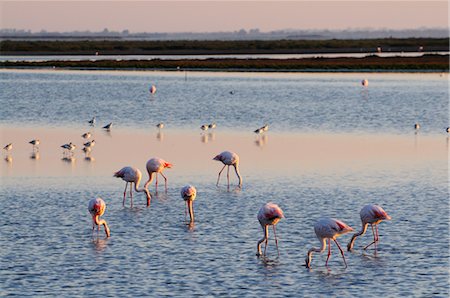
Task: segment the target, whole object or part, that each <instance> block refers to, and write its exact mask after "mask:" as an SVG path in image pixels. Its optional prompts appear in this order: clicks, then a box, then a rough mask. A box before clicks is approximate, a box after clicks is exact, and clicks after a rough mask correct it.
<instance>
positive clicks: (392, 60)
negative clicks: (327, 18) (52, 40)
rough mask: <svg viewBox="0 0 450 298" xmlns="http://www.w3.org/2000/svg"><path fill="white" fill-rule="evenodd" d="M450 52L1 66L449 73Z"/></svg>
mask: <svg viewBox="0 0 450 298" xmlns="http://www.w3.org/2000/svg"><path fill="white" fill-rule="evenodd" d="M449 64H450V63H449V55H424V56H420V57H384V58H382V57H378V56H367V57H363V58H343V57H341V58H297V59H262V58H256V59H240V58H225V59H219V58H211V59H173V60H172V59H171V60H164V59H152V60H96V61H90V60H83V61H63V60H57V61H16V62H12V61H7V62H2V63H1V65H0V68H3V69H5V68H6V69H8V68H62V69H83V70H165V71H171V70H172V71H247V72H248V71H267V72H448V71H449Z"/></svg>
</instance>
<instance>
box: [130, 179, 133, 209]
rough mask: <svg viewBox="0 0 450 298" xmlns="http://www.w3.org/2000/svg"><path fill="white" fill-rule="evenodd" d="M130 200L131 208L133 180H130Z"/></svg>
mask: <svg viewBox="0 0 450 298" xmlns="http://www.w3.org/2000/svg"><path fill="white" fill-rule="evenodd" d="M130 201H131V208H133V182H130Z"/></svg>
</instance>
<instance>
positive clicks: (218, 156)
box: [213, 154, 222, 161]
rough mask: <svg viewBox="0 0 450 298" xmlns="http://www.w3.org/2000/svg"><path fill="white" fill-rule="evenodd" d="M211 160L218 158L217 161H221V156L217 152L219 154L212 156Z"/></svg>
mask: <svg viewBox="0 0 450 298" xmlns="http://www.w3.org/2000/svg"><path fill="white" fill-rule="evenodd" d="M213 160H218V161H222V156H221V155H220V154H219V155H216V156H215V157H214V158H213Z"/></svg>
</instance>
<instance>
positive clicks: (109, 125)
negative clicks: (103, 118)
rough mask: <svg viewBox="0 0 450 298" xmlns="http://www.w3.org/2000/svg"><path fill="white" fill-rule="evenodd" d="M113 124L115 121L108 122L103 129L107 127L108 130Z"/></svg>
mask: <svg viewBox="0 0 450 298" xmlns="http://www.w3.org/2000/svg"><path fill="white" fill-rule="evenodd" d="M112 125H113V123H112V122H111V123H109V124H106V125H105V126H103V129H106V130H108V131H109V130H111V127H112Z"/></svg>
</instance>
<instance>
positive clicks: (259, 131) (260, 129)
mask: <svg viewBox="0 0 450 298" xmlns="http://www.w3.org/2000/svg"><path fill="white" fill-rule="evenodd" d="M253 132H254V133H256V134H258V135H260V134H262V133H263V132H264V130H263V129H262V127H260V128H257V129H255V130H254V131H253Z"/></svg>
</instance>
